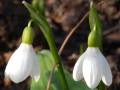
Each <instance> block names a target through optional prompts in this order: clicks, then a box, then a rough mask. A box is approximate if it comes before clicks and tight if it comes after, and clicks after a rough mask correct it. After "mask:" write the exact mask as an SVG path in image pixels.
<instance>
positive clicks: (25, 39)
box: [5, 27, 40, 83]
mask: <svg viewBox="0 0 120 90" xmlns="http://www.w3.org/2000/svg"><path fill="white" fill-rule="evenodd" d="M26 35H27V36H26ZM29 37H30V38H29ZM31 37H32V33H31V28H30V27H27V28H25V29H24V32H23V36H22V43H21V45H20V46H19V48H18V49H17V50H16V51H15V52H14V53H13V55H12V56H11V58H10V60H9V61H8V64H7V66H6V69H5V78H6V79H11V80H12V81H13V82H15V83H19V82H22V81H24V80H25V79H26V78H27V77H28V76H31V77H32V78H33V79H35V81H38V80H39V78H40V69H39V61H38V58H37V55H36V54H35V51H34V49H33V47H32V41H33V39H32V38H31Z"/></svg>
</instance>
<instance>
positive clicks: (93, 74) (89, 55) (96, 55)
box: [73, 47, 112, 89]
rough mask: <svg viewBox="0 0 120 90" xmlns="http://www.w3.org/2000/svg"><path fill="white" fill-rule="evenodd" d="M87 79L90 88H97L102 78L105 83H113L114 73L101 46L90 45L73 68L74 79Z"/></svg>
mask: <svg viewBox="0 0 120 90" xmlns="http://www.w3.org/2000/svg"><path fill="white" fill-rule="evenodd" d="M82 78H84V79H85V82H86V84H87V85H88V87H89V88H92V89H94V88H96V87H97V86H98V84H99V83H100V81H101V80H102V81H103V82H104V84H105V85H107V86H109V85H111V83H112V73H111V70H110V66H109V64H108V63H107V60H106V59H105V57H104V56H103V55H102V53H101V52H100V50H99V48H96V47H88V48H87V50H86V51H85V52H84V53H83V54H82V55H81V56H80V58H79V59H78V61H77V62H76V64H75V66H74V69H73V79H74V80H76V81H79V80H81V79H82Z"/></svg>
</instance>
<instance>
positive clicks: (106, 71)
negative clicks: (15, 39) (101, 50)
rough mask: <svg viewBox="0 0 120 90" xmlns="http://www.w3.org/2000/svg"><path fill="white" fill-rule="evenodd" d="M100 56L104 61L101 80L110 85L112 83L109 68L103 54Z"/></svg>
mask: <svg viewBox="0 0 120 90" xmlns="http://www.w3.org/2000/svg"><path fill="white" fill-rule="evenodd" d="M101 57H102V60H103V63H104V66H103V77H102V81H103V82H104V84H105V85H107V86H110V85H111V84H112V73H111V69H110V66H109V64H108V62H107V60H106V59H105V57H104V56H103V55H102V56H101Z"/></svg>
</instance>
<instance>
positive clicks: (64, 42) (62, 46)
mask: <svg viewBox="0 0 120 90" xmlns="http://www.w3.org/2000/svg"><path fill="white" fill-rule="evenodd" d="M88 14H89V12H87V13H86V14H85V15H84V16H83V18H82V19H81V20H80V21H79V22H78V23H77V24H76V25H75V27H73V29H72V30H71V31H70V32H69V34H68V35H67V36H66V38H65V40H64V41H63V43H62V45H61V47H60V49H59V54H61V53H62V51H63V49H64V47H65V45H66V43H67V41H68V40H69V39H70V37H71V36H72V34H73V33H74V32H75V30H76V29H77V28H78V27H79V26H80V24H81V23H82V22H83V21H84V20H85V18H86V17H87V16H88Z"/></svg>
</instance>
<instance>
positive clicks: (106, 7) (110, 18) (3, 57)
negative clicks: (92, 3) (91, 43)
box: [0, 0, 120, 90]
mask: <svg viewBox="0 0 120 90" xmlns="http://www.w3.org/2000/svg"><path fill="white" fill-rule="evenodd" d="M21 1H22V0H19V1H18V0H0V90H27V89H28V87H27V86H28V85H27V83H26V82H27V81H25V82H23V83H20V84H18V85H16V84H13V83H12V84H11V85H8V84H7V83H5V82H4V69H5V65H6V63H7V61H8V60H9V57H10V55H11V54H12V53H13V51H14V50H15V49H16V48H17V47H18V46H19V44H20V37H21V34H22V30H23V28H24V27H25V26H26V25H27V21H28V20H29V13H28V12H27V10H26V8H25V7H24V6H23V5H22V4H21ZM88 1H89V0H46V16H47V17H48V21H49V22H50V24H51V26H52V28H53V31H54V35H55V39H56V44H57V47H58V49H59V48H60V46H61V44H62V42H63V40H64V38H65V37H66V35H67V34H68V33H69V31H70V30H71V29H72V28H73V27H74V26H75V25H76V24H77V23H78V21H79V20H80V19H81V18H82V17H83V16H84V14H85V13H86V12H88V10H89V3H88ZM98 2H101V3H100V4H98V5H97V9H98V11H99V13H100V17H101V19H102V22H103V32H104V43H103V44H104V51H103V52H104V55H105V56H106V57H107V58H108V62H109V64H110V66H111V69H112V73H113V84H112V85H111V86H110V87H109V88H108V89H107V90H120V0H102V1H101V0H96V3H98ZM88 32H89V24H88V18H86V19H85V20H84V22H83V23H82V25H80V27H79V28H78V30H76V32H75V33H74V35H72V37H71V38H70V40H69V41H68V43H67V45H66V46H65V49H64V51H63V53H62V55H61V56H62V58H63V62H64V64H65V66H66V67H67V68H68V69H69V71H72V68H73V66H74V63H75V62H76V60H77V58H78V57H79V46H80V44H83V45H84V48H86V47H87V43H86V41H87V35H88ZM33 45H34V47H35V49H42V48H47V45H46V42H45V41H44V38H43V36H42V34H41V33H38V31H37V30H36V37H35V41H34V44H33Z"/></svg>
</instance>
